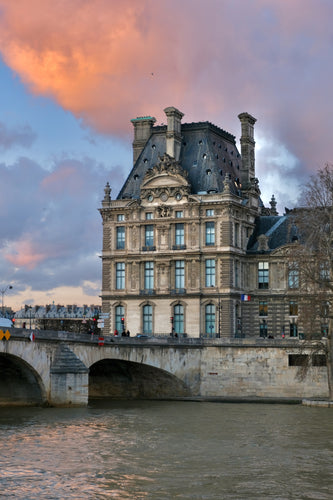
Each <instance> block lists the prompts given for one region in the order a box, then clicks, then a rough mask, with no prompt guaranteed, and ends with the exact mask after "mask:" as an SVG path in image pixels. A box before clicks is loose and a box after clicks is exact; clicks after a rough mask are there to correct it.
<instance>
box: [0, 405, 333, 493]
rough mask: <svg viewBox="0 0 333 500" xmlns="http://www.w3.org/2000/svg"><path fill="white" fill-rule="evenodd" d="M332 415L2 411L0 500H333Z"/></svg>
mask: <svg viewBox="0 0 333 500" xmlns="http://www.w3.org/2000/svg"><path fill="white" fill-rule="evenodd" d="M332 419H333V410H332V409H329V408H311V407H303V406H300V405H278V404H276V405H274V404H271V405H270V404H266V405H263V404H245V403H244V404H228V403H208V402H207V403H206V402H184V401H183V402H181V401H179V402H171V401H160V402H157V401H131V402H130V401H109V402H102V403H96V404H92V405H91V406H90V407H89V408H84V409H57V408H0V498H10V499H27V500H35V499H36V500H37V499H38V500H40V499H77V500H78V499H108V498H110V499H158V500H164V499H191V500H192V499H209V500H213V499H223V500H224V499H237V500H239V499H244V500H245V499H246V500H251V499H256V500H257V499H265V500H266V499H281V500H282V499H288V500H289V499H293V500H294V499H315V500H320V499H329V500H331V499H332V498H333V425H332Z"/></svg>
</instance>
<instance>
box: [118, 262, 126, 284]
mask: <svg viewBox="0 0 333 500" xmlns="http://www.w3.org/2000/svg"><path fill="white" fill-rule="evenodd" d="M124 288H125V262H117V264H116V289H117V290H124Z"/></svg>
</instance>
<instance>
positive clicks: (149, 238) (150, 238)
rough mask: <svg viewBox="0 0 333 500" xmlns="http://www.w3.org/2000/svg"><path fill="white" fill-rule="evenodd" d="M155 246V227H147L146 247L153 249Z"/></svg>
mask: <svg viewBox="0 0 333 500" xmlns="http://www.w3.org/2000/svg"><path fill="white" fill-rule="evenodd" d="M153 245H154V226H152V225H149V226H145V246H146V247H152V246H153Z"/></svg>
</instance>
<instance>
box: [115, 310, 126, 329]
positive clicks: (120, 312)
mask: <svg viewBox="0 0 333 500" xmlns="http://www.w3.org/2000/svg"><path fill="white" fill-rule="evenodd" d="M124 317H125V310H124V307H123V306H117V307H116V322H115V328H116V330H118V333H119V332H122V331H123V325H122V323H121V318H124Z"/></svg>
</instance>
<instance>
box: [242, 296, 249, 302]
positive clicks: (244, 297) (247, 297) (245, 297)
mask: <svg viewBox="0 0 333 500" xmlns="http://www.w3.org/2000/svg"><path fill="white" fill-rule="evenodd" d="M250 300H251V295H246V294H242V302H250Z"/></svg>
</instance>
